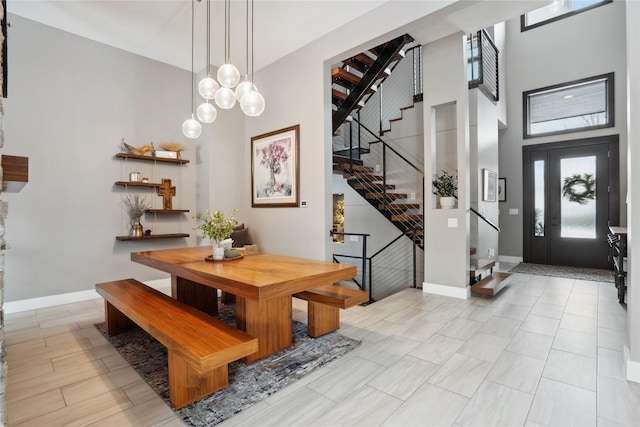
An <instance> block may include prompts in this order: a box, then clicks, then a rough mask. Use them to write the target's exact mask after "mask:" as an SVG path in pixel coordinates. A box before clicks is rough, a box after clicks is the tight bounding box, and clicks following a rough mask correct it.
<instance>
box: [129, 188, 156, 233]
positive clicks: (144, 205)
mask: <svg viewBox="0 0 640 427" xmlns="http://www.w3.org/2000/svg"><path fill="white" fill-rule="evenodd" d="M124 206H125V208H126V209H127V214H128V215H129V225H130V226H131V228H130V230H129V235H131V236H134V237H141V236H142V235H143V234H144V233H143V231H142V224H140V218H141V217H142V215H144V213H145V211H146V210H147V209H149V208H150V207H151V203H148V202H147V199H146V198H144V197H140V195H139V194H127V196H126V197H125V199H124Z"/></svg>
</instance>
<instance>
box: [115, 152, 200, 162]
mask: <svg viewBox="0 0 640 427" xmlns="http://www.w3.org/2000/svg"><path fill="white" fill-rule="evenodd" d="M116 157H118V158H121V159H134V160H146V161H150V162H165V163H177V164H180V165H184V164H186V163H189V160H186V159H166V158H164V157H153V156H140V155H138V154H131V153H118V154H116Z"/></svg>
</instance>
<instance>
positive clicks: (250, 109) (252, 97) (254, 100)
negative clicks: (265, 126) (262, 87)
mask: <svg viewBox="0 0 640 427" xmlns="http://www.w3.org/2000/svg"><path fill="white" fill-rule="evenodd" d="M264 107H265V102H264V97H263V96H262V95H261V94H260V92H258V90H257V89H256V88H255V86H254V87H252V88H251V90H250V91H249V92H247V93H245V94H244V96H243V97H242V99H241V100H240V108H242V111H244V113H245V114H246V115H247V116H251V117H256V116H259V115H260V114H262V113H263V112H264Z"/></svg>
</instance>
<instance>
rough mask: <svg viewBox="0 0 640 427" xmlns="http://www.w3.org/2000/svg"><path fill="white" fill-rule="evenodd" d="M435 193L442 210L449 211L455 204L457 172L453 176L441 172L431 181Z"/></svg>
mask: <svg viewBox="0 0 640 427" xmlns="http://www.w3.org/2000/svg"><path fill="white" fill-rule="evenodd" d="M432 184H433V188H435V193H436V194H437V195H438V196H440V206H441V207H442V208H443V209H451V208H453V207H454V206H455V204H456V199H455V196H456V192H457V191H458V171H456V173H455V175H451V174H450V173H449V172H447V171H445V170H443V171H442V173H441V174H440V175H437V174H436V176H435V178H434V179H433V181H432Z"/></svg>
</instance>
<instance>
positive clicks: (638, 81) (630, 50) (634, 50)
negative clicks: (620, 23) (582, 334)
mask: <svg viewBox="0 0 640 427" xmlns="http://www.w3.org/2000/svg"><path fill="white" fill-rule="evenodd" d="M626 23H627V26H626V27H627V61H628V62H627V73H628V75H627V79H628V80H627V81H628V93H629V95H633V96H631V97H629V100H628V103H627V123H628V131H629V141H630V143H629V144H628V155H629V157H628V166H629V168H628V170H629V176H628V178H627V182H628V185H629V199H628V205H627V212H628V227H629V230H628V231H629V236H628V238H629V240H628V243H629V245H630V247H629V251H628V254H627V255H628V265H629V277H628V279H629V282H628V285H629V286H628V287H627V313H628V319H627V325H628V345H629V346H628V352H629V355H628V357H629V360H628V361H627V379H630V380H633V381H636V382H640V246H639V245H638V242H640V237H639V236H640V215H638V214H637V213H636V214H635V215H631V210H632V209H633V208H635V209H638V206H640V168H638V162H639V161H640V146H638V141H640V124H639V123H638V117H639V116H640V97H639V96H638V94H639V93H640V3H638V2H634V1H630V2H627V21H626ZM623 202H624V199H623ZM631 244H633V247H631Z"/></svg>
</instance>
